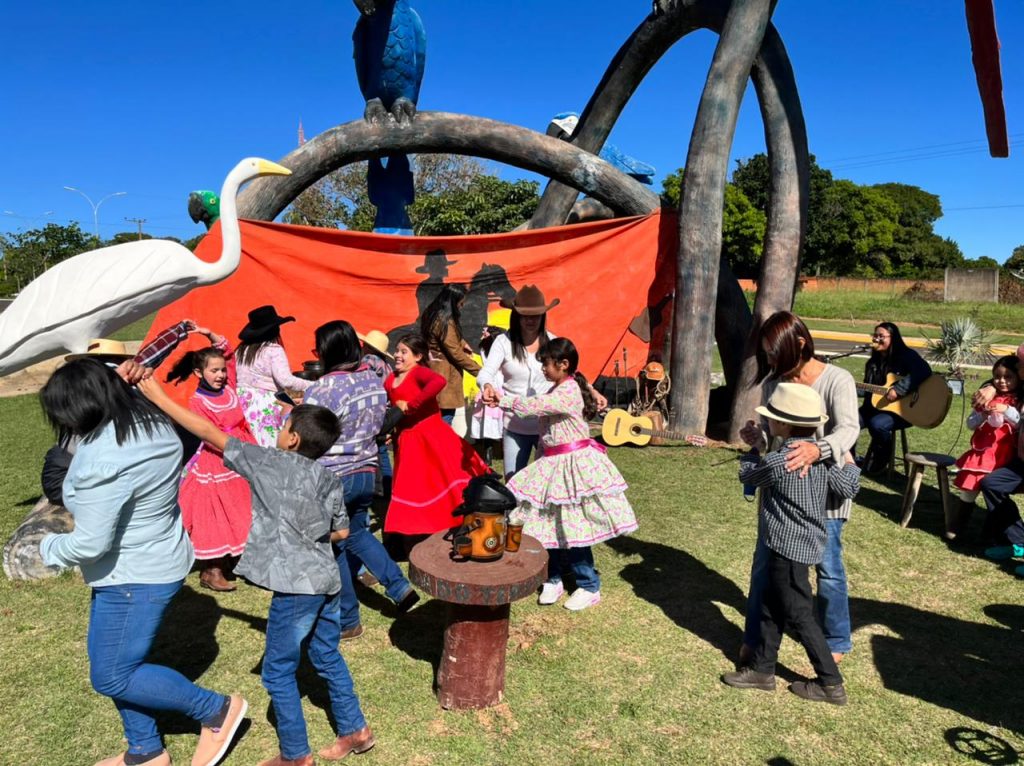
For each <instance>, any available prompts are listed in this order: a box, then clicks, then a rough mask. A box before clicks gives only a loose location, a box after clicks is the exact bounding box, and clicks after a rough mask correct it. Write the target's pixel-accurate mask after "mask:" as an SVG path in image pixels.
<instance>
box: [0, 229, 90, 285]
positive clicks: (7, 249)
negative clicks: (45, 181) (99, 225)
mask: <svg viewBox="0 0 1024 766" xmlns="http://www.w3.org/2000/svg"><path fill="white" fill-rule="evenodd" d="M0 246H2V247H3V253H4V257H3V272H2V274H3V285H2V287H0V291H2V292H3V293H4V294H7V295H9V294H11V293H16V292H19V291H20V290H21V289H22V288H23V287H24V286H25V285H27V284H28V283H29V282H31V281H32V280H33V279H35V278H36V277H37V276H39V275H40V274H42V273H43V272H44V271H46V270H47V269H48V268H50V267H51V266H53V265H55V264H58V263H60V262H61V261H63V260H65V259H67V258H70V257H71V256H73V255H78V254H79V253H84V252H85V251H86V250H92V249H94V248H96V247H99V246H100V243H98V242H97V241H96V239H95V238H94V237H93V236H91V235H89V234H86V233H85V232H84V231H82V229H81V228H80V227H79V225H78V224H77V223H71V224H68V225H67V226H61V225H60V224H56V223H48V224H46V226H44V227H43V228H41V229H30V230H28V231H19V232H16V233H14V234H8V235H6V236H4V237H3V240H2V242H0Z"/></svg>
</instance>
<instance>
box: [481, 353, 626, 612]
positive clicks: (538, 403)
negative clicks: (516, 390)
mask: <svg viewBox="0 0 1024 766" xmlns="http://www.w3.org/2000/svg"><path fill="white" fill-rule="evenodd" d="M537 360H538V361H539V362H540V363H541V365H542V370H543V372H544V377H545V378H547V379H548V380H549V381H551V383H553V384H554V386H553V388H552V389H551V390H550V391H549V392H548V393H546V394H541V395H539V396H533V397H529V398H525V397H519V396H507V395H506V396H502V397H501V399H500V400H499V402H498V404H499V406H500V407H501V408H502V409H505V410H509V411H510V412H512V413H513V414H514V415H518V416H520V417H530V416H539V421H540V446H541V448H542V454H541V456H540V457H539V458H538V459H537V460H536V461H534V462H533V463H532V464H531V465H529V466H527V467H526V468H524V469H523V470H522V471H520V472H519V473H517V474H516V475H515V476H513V477H512V478H511V479H509V482H508V487H509V489H510V490H512V492H513V494H515V496H516V499H517V500H518V501H519V507H518V508H517V510H516V511H514V512H513V521H518V522H520V523H522V524H523V532H524V533H525V534H528V535H532V536H533V537H536V538H537V539H538V540H539V541H540V542H541V544H542V545H543V546H544V547H545V548H547V549H548V557H549V559H548V580H547V582H545V583H544V586H543V588H542V589H541V593H540V597H539V598H538V599H537V602H538V603H539V604H554V603H556V602H557V601H558V600H559V599H560V598H561V597H562V595H563V594H564V593H565V589H564V587H563V585H562V557H563V554H564V555H565V558H567V560H568V563H569V566H570V567H571V568H572V571H573V574H574V576H575V580H576V590H575V591H573V593H572V595H571V596H570V597H569V599H568V600H567V601H566V602H565V608H566V609H571V610H573V611H578V610H580V609H586V608H587V607H588V606H593V605H594V604H597V603H598V602H599V601H600V600H601V580H600V578H599V577H598V574H597V570H596V569H594V554H593V552H592V551H591V546H592V545H594V544H595V543H599V542H602V541H604V540H608V539H611V538H612V537H618V536H619V535H624V534H628V533H630V532H632V531H633V530H635V529H636V528H637V522H636V516H635V515H634V514H633V509H632V507H631V506H630V504H629V501H628V500H627V499H626V495H625V492H626V482H625V481H624V480H623V478H622V474H620V473H619V471H618V469H617V468H616V467H615V465H614V464H613V463H612V461H611V460H609V459H608V456H607V455H606V454H605V449H604V447H603V446H601V445H600V444H598V443H597V442H595V441H594V440H593V439H591V438H590V426H589V425H588V423H587V421H588V420H589V419H590V418H591V417H593V416H594V414H595V413H596V412H597V405H596V403H595V401H594V397H593V395H592V393H591V391H590V387H589V386H588V385H587V380H586V378H584V377H583V375H582V374H581V373H579V372H577V367H578V366H579V354H578V352H577V351H576V347H575V346H574V345H573V343H572V341H571V340H569V339H568V338H555V339H553V340H551V341H549V342H548V343H547V344H546V346H545V347H544V348H543V349H542V350H540V351H538V352H537Z"/></svg>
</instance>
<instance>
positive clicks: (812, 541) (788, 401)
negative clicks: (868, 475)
mask: <svg viewBox="0 0 1024 766" xmlns="http://www.w3.org/2000/svg"><path fill="white" fill-rule="evenodd" d="M757 412H758V414H759V415H762V416H764V417H765V418H767V419H768V427H769V429H770V431H771V435H772V436H777V437H780V438H782V439H784V440H785V442H784V444H783V446H782V447H781V448H780V449H779V450H778V451H775V452H770V453H768V454H767V455H766V456H765V457H764V458H763V459H760V458H759V457H757V456H756V455H752V454H751V455H746V456H744V459H743V462H742V463H741V464H740V472H739V478H740V481H742V482H743V483H744V484H753V485H754V486H756V487H760V488H761V508H760V514H759V516H758V537H759V539H761V540H763V541H764V543H765V545H766V546H767V548H768V583H767V585H766V587H765V592H764V600H763V602H762V604H761V643H760V645H759V646H758V647H757V649H756V650H755V651H754V656H753V659H752V660H751V662H750V664H749V665H746V666H744V667H742V668H740V669H739V670H737V671H736V672H735V673H726V674H725V675H723V676H722V681H724V682H725V683H726V684H728V685H729V686H732V687H735V688H737V689H761V690H762V691H774V690H775V663H776V661H777V659H778V656H779V646H780V644H781V643H782V634H783V631H784V630H786V629H787V628H788V629H789V630H790V631H791V632H792V633H793V635H794V637H795V638H796V639H797V640H798V641H799V642H800V643H801V644H803V647H804V650H805V651H806V652H807V657H808V659H810V661H811V665H812V666H813V667H814V670H815V672H816V673H817V678H815V679H813V680H810V681H796V682H794V683H793V684H791V685H790V687H789V690H790V691H791V692H793V693H794V694H796V695H797V696H799V697H802V698H803V699H806V700H810V701H812V702H827V703H831V704H833V705H845V704H846V699H847V698H846V689H845V688H844V687H843V677H842V675H841V674H840V673H839V668H838V667H837V666H836V662H835V660H834V659H833V658H832V652H831V650H830V649H829V647H828V644H827V643H826V642H825V636H824V634H823V633H822V631H821V627H820V626H819V625H818V622H817V620H816V619H815V617H814V609H813V602H812V599H811V583H810V579H809V576H808V571H809V569H810V567H811V566H813V565H815V564H818V563H820V562H821V559H822V555H823V553H824V550H825V537H826V530H825V498H826V495H827V494H828V491H829V490H832V491H833V492H834V493H836V495H838V496H840V497H849V498H852V497H853V496H854V495H856V494H857V491H858V490H859V489H860V484H859V478H860V469H858V468H857V466H856V465H854V463H853V458H852V457H850V456H849V455H847V456H846V462H845V463H844V464H843V465H841V466H840V465H833V466H831V467H825V466H824V465H823V464H821V463H815V464H813V465H812V466H810V468H809V470H808V471H807V475H806V476H804V475H803V474H801V473H800V472H799V471H794V472H789V471H787V470H786V457H785V456H786V448H787V446H788V445H790V444H792V443H794V442H797V441H800V440H802V439H804V440H806V439H810V440H813V439H814V433H815V430H816V429H817V427H818V426H819V425H820V424H822V423H824V422H825V421H827V420H828V415H825V414H824V413H823V412H822V404H821V396H819V395H818V392H817V391H815V390H814V389H813V388H811V387H810V386H806V385H803V384H802V383H780V384H779V385H778V386H777V387H776V389H775V391H774V393H772V395H771V398H770V399H769V400H768V403H767V405H766V406H763V407H758V408H757Z"/></svg>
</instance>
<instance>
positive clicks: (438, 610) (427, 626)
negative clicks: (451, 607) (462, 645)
mask: <svg viewBox="0 0 1024 766" xmlns="http://www.w3.org/2000/svg"><path fill="white" fill-rule="evenodd" d="M447 616H448V607H447V604H445V603H444V602H443V601H438V600H437V599H430V600H429V601H427V603H425V604H423V605H422V606H418V607H417V608H415V609H413V610H412V611H411V612H409V613H408V614H406V615H404V616H403V617H401V618H399V619H397V620H395V621H394V622H393V623H391V628H390V629H389V630H388V638H390V639H391V643H392V645H393V646H394V647H395V648H396V649H398V650H400V651H403V652H405V653H406V654H407V655H409V657H411V658H412V659H414V660H420V661H422V662H429V663H430V666H431V668H433V671H434V676H435V677H436V676H437V668H438V666H439V665H440V664H441V650H442V649H443V648H444V626H445V621H446V619H447Z"/></svg>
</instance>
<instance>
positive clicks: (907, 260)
mask: <svg viewBox="0 0 1024 766" xmlns="http://www.w3.org/2000/svg"><path fill="white" fill-rule="evenodd" d="M871 188H873V189H878V190H879V191H881V192H884V193H885V194H887V195H888V196H889V198H890V199H892V200H893V202H895V203H896V204H897V205H899V209H900V212H899V218H898V220H897V223H898V224H899V225H898V227H897V229H896V232H895V233H894V235H893V247H892V252H891V255H890V258H891V261H892V272H891V274H886V275H885V276H893V277H901V278H913V277H917V276H924V275H927V274H928V273H931V274H936V273H937V272H940V271H941V270H942V269H944V268H946V267H954V268H955V267H958V266H960V265H961V264H962V263H963V260H964V256H963V253H962V252H960V247H959V246H958V245H957V244H956V243H955V242H953V240H951V239H943V238H942V237H940V236H939V235H938V234H936V233H935V231H934V229H933V227H934V225H935V222H936V221H937V220H939V219H940V218H941V217H942V204H941V203H940V202H939V197H938V195H935V194H931V193H929V192H926V191H924V190H923V189H921V188H920V187H917V186H910V185H908V184H900V183H885V184H876V185H875V186H873V187H871Z"/></svg>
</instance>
